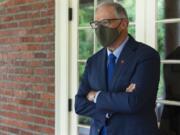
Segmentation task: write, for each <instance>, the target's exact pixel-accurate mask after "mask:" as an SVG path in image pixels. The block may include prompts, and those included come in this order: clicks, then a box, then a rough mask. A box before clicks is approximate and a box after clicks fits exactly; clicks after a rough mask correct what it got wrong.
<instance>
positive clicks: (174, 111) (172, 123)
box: [160, 46, 180, 135]
mask: <svg viewBox="0 0 180 135" xmlns="http://www.w3.org/2000/svg"><path fill="white" fill-rule="evenodd" d="M166 59H167V60H180V46H178V47H177V48H176V49H175V50H173V51H172V52H171V53H170V54H169V55H168V56H167V57H166ZM163 69H164V70H163V71H164V81H165V92H166V99H167V100H175V101H180V91H179V90H180V64H165V65H164V66H163ZM160 133H161V135H180V107H179V106H167V105H165V106H164V110H163V113H162V117H161V121H160Z"/></svg>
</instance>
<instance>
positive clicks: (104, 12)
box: [95, 5, 116, 20]
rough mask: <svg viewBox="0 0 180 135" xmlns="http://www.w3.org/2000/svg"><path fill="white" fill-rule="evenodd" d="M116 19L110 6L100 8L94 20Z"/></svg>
mask: <svg viewBox="0 0 180 135" xmlns="http://www.w3.org/2000/svg"><path fill="white" fill-rule="evenodd" d="M112 18H116V15H115V9H114V7H112V6H107V5H106V6H101V7H99V8H98V9H97V10H96V14H95V20H103V19H112Z"/></svg>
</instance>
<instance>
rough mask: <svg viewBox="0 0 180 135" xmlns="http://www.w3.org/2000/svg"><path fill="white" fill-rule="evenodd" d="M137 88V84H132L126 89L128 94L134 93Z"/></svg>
mask: <svg viewBox="0 0 180 135" xmlns="http://www.w3.org/2000/svg"><path fill="white" fill-rule="evenodd" d="M135 88H136V84H135V83H131V84H130V85H129V86H128V87H127V88H126V92H133V91H134V90H135Z"/></svg>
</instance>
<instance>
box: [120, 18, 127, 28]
mask: <svg viewBox="0 0 180 135" xmlns="http://www.w3.org/2000/svg"><path fill="white" fill-rule="evenodd" d="M128 24H129V21H128V20H127V19H123V20H122V22H121V29H127V27H128Z"/></svg>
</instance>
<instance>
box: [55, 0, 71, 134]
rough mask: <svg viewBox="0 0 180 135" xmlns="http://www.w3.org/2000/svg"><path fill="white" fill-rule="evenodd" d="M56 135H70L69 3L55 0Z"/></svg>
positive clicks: (63, 0)
mask: <svg viewBox="0 0 180 135" xmlns="http://www.w3.org/2000/svg"><path fill="white" fill-rule="evenodd" d="M55 3H56V4H55V135H69V124H68V121H69V119H68V90H69V82H68V79H69V76H68V74H69V71H68V69H69V63H68V59H69V52H68V49H69V47H68V31H69V29H68V6H69V3H68V1H65V0H55Z"/></svg>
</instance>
